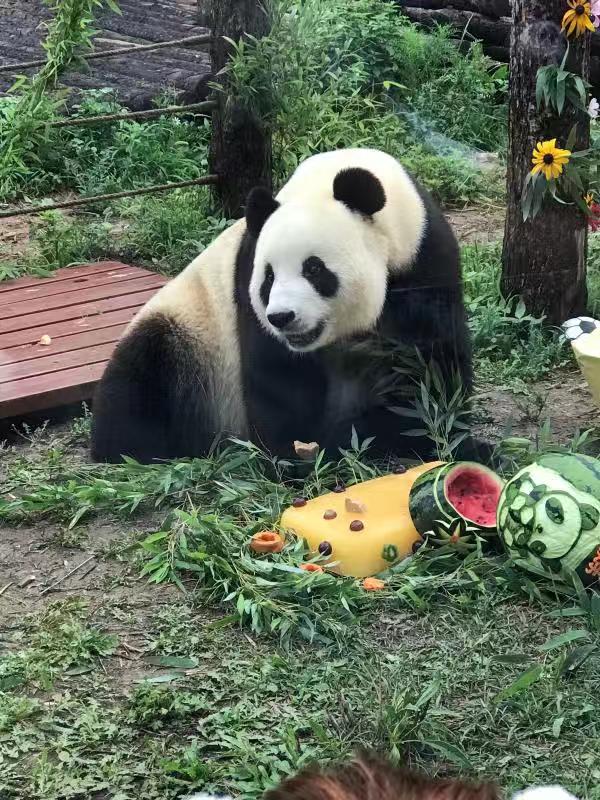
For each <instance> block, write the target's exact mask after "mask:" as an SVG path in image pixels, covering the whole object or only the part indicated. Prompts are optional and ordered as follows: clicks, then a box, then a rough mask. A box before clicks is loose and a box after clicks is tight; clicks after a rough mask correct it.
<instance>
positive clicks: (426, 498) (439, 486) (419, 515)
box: [409, 461, 504, 536]
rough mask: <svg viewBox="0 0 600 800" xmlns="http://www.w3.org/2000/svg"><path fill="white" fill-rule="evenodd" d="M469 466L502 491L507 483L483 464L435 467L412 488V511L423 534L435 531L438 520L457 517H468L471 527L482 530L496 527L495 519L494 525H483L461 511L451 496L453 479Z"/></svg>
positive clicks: (448, 519) (416, 526)
mask: <svg viewBox="0 0 600 800" xmlns="http://www.w3.org/2000/svg"><path fill="white" fill-rule="evenodd" d="M469 469H471V470H473V471H479V472H483V473H485V475H486V477H488V478H489V479H490V480H492V481H494V482H495V483H496V484H497V485H498V489H499V490H501V489H502V488H503V486H504V482H503V481H502V479H501V478H500V476H499V475H497V474H496V473H495V472H493V471H492V470H491V469H488V468H487V467H484V466H483V465H482V464H476V463H475V462H470V461H459V462H456V463H449V464H442V465H441V466H437V467H433V468H432V469H430V470H429V471H428V472H425V473H423V475H420V476H419V477H418V478H417V480H416V481H415V483H414V484H413V486H412V489H411V491H410V497H409V510H410V514H411V517H412V521H413V524H414V526H415V528H416V529H417V531H418V532H419V533H420V534H421V536H424V535H425V534H426V533H428V532H429V531H431V530H432V529H433V528H434V526H435V523H436V522H440V521H442V522H443V521H445V522H450V521H452V520H455V519H457V518H462V519H465V520H466V521H467V522H468V523H469V524H470V525H471V527H473V528H476V529H477V530H479V531H482V532H489V531H493V530H495V528H496V521H495V520H494V522H493V524H491V525H482V524H481V523H478V522H476V521H475V520H472V519H470V518H469V517H465V516H464V515H463V514H461V513H460V512H459V511H458V510H457V509H456V508H455V507H454V505H453V504H452V503H451V502H450V500H449V499H448V495H447V492H446V486H447V484H448V482H449V480H450V479H451V478H452V477H454V473H455V472H457V471H459V470H461V471H462V470H469Z"/></svg>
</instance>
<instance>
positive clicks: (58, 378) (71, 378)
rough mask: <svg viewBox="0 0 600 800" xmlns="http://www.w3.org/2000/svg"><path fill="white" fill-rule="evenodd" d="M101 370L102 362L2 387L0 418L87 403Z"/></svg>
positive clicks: (102, 369)
mask: <svg viewBox="0 0 600 800" xmlns="http://www.w3.org/2000/svg"><path fill="white" fill-rule="evenodd" d="M105 368H106V362H105V361H102V362H99V363H97V364H87V365H86V366H84V367H75V368H74V369H67V370H64V371H63V372H58V373H56V372H51V373H49V374H47V375H41V376H39V375H38V376H36V377H34V378H24V379H23V380H19V381H12V382H11V383H7V384H3V385H2V387H1V388H0V419H8V418H10V417H15V416H23V415H24V414H30V413H31V412H33V411H42V410H44V409H46V408H56V407H57V406H61V405H68V404H69V403H76V402H78V401H80V400H89V399H90V398H91V397H92V395H93V393H94V386H95V385H96V383H98V381H99V380H100V378H101V377H102V374H103V372H104V370H105Z"/></svg>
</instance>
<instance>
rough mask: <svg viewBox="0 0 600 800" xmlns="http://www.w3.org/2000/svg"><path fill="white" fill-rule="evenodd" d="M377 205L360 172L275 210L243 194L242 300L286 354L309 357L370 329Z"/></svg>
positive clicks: (378, 264)
mask: <svg viewBox="0 0 600 800" xmlns="http://www.w3.org/2000/svg"><path fill="white" fill-rule="evenodd" d="M385 203H386V197H385V192H384V189H383V186H382V185H381V182H380V181H379V180H378V178H376V177H375V176H374V175H373V174H372V173H371V172H369V171H368V170H365V169H362V168H352V169H345V170H342V171H341V172H338V173H337V175H336V176H335V179H334V180H333V184H332V185H331V186H330V187H329V189H328V191H327V192H326V193H324V194H323V195H321V194H318V195H310V196H308V197H301V198H292V199H290V200H288V201H286V202H284V203H281V204H280V203H279V202H278V201H277V200H276V199H274V198H273V197H272V195H271V194H270V193H269V192H268V191H267V190H266V189H262V188H257V189H254V190H253V191H252V192H251V193H250V195H249V197H248V203H247V207H246V222H247V227H248V232H249V234H250V235H251V236H253V237H254V238H255V239H256V251H255V257H254V268H253V271H252V277H251V281H250V300H251V303H252V307H253V309H254V311H255V313H256V315H257V317H258V319H259V321H260V322H261V324H262V325H263V326H264V328H265V329H266V330H267V331H268V332H269V333H270V334H271V335H273V336H275V337H276V338H277V339H279V340H280V341H282V342H284V343H285V344H286V345H287V346H288V347H289V348H290V350H294V351H299V352H302V351H309V350H316V349H317V348H319V347H323V346H325V345H327V344H331V343H333V342H336V341H339V340H340V339H344V338H347V337H350V336H352V335H354V334H357V333H360V332H363V331H366V330H369V329H370V328H372V327H373V325H374V324H375V323H376V321H377V319H378V317H379V316H380V314H381V311H382V308H383V304H384V301H385V294H386V288H387V262H388V253H387V248H386V244H385V241H384V239H383V238H382V237H381V236H380V235H379V234H378V233H377V231H376V226H375V225H374V222H373V217H374V215H375V214H377V213H378V212H379V211H381V209H382V208H383V207H384V205H385Z"/></svg>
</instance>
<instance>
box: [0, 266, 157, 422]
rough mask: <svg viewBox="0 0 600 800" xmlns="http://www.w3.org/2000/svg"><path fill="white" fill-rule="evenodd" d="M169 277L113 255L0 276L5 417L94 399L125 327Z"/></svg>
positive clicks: (0, 389) (0, 378)
mask: <svg viewBox="0 0 600 800" xmlns="http://www.w3.org/2000/svg"><path fill="white" fill-rule="evenodd" d="M166 283H167V278H165V277H164V276H161V275H158V274H156V273H152V272H149V271H147V270H143V269H141V268H139V267H130V266H128V265H126V264H120V263H118V262H114V261H106V262H99V263H98V264H92V265H88V266H82V267H75V268H71V267H69V268H65V269H63V270H59V271H58V272H56V273H54V275H53V276H52V277H51V278H47V279H43V278H42V279H40V278H23V279H17V280H15V281H8V282H5V283H1V284H0V418H2V419H5V418H10V417H13V416H23V415H25V414H28V413H31V412H34V411H44V410H46V409H50V408H54V407H58V406H61V405H66V404H70V403H76V402H79V401H81V400H88V399H89V398H90V397H91V396H92V395H93V391H94V387H95V385H96V383H97V382H98V380H99V379H100V378H101V377H102V374H103V372H104V369H105V368H106V365H107V363H108V360H109V358H110V356H111V354H112V352H113V350H114V348H115V347H116V344H117V342H118V341H119V339H120V337H121V335H122V333H123V331H124V329H125V328H126V327H127V325H128V324H129V323H130V321H131V320H132V319H133V317H134V316H135V315H136V314H137V312H138V311H139V310H140V309H141V308H142V307H143V306H144V304H145V303H146V302H147V301H148V300H149V299H150V298H151V297H152V296H153V295H154V294H156V292H157V291H158V290H159V289H160V288H161V287H162V286H164V285H165V284H166ZM44 335H47V336H49V337H50V339H51V343H50V345H40V344H39V341H40V338H41V337H42V336H44Z"/></svg>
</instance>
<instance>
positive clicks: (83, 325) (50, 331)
mask: <svg viewBox="0 0 600 800" xmlns="http://www.w3.org/2000/svg"><path fill="white" fill-rule="evenodd" d="M154 293H155V291H154V289H151V290H150V291H149V292H140V294H136V295H131V298H132V300H131V302H132V303H134V301H135V303H134V305H132V306H127V307H126V308H120V309H118V310H117V311H107V312H106V313H104V314H93V315H90V316H88V317H75V319H67V320H60V321H58V322H53V323H51V324H49V325H42V326H39V327H35V328H24V329H23V330H20V331H13V332H12V333H5V334H3V335H2V338H1V339H0V347H3V348H6V349H5V351H4V352H8V353H10V351H11V349H12V348H13V347H22V346H26V347H34V346H35V345H36V344H37V342H39V340H40V339H41V337H42V336H50V338H51V339H52V341H55V340H56V339H59V338H60V337H62V336H71V335H72V334H79V335H82V334H84V333H86V332H87V331H90V330H101V329H102V328H109V327H112V326H113V325H118V324H119V323H122V324H127V323H128V322H129V321H130V320H131V319H133V317H134V316H135V315H136V314H137V312H138V310H139V309H140V308H141V307H142V305H143V304H144V303H145V302H146V300H149V299H150V298H151V297H152V295H153V294H154Z"/></svg>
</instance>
